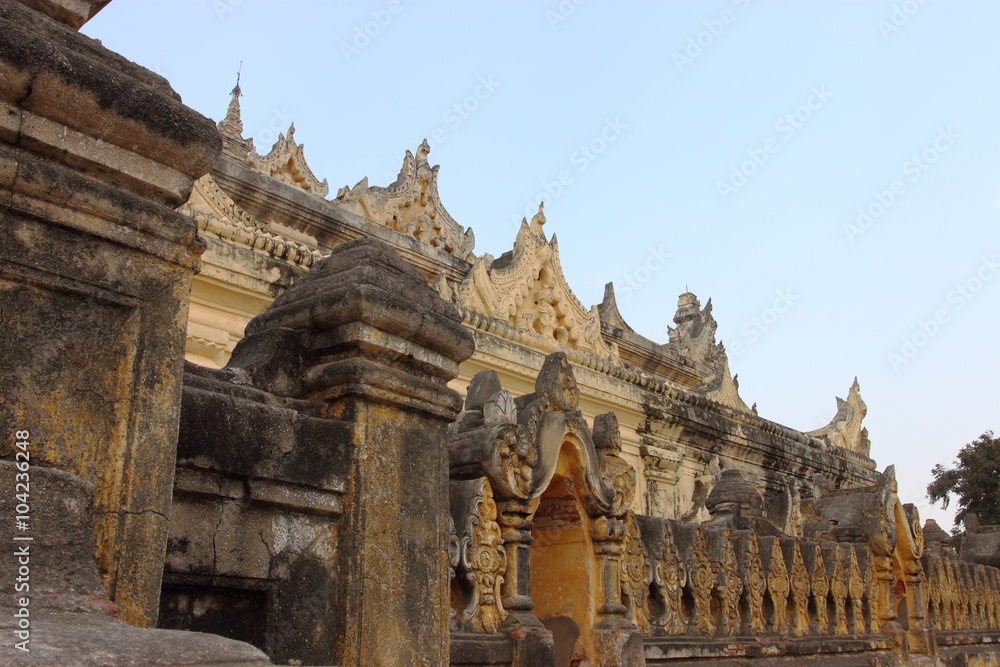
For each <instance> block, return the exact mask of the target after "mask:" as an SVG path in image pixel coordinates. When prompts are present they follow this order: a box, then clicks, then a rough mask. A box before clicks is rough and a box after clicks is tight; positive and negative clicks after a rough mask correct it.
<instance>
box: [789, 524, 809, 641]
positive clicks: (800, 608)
mask: <svg viewBox="0 0 1000 667" xmlns="http://www.w3.org/2000/svg"><path fill="white" fill-rule="evenodd" d="M790 583H791V587H792V596H791V598H792V628H791V629H792V634H793V635H794V636H796V637H802V636H805V635H808V634H809V574H808V573H807V572H806V564H805V562H804V561H803V560H802V551H801V550H800V549H799V545H798V543H796V544H795V546H794V548H793V550H792V571H791V576H790Z"/></svg>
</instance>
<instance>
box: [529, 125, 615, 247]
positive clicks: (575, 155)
mask: <svg viewBox="0 0 1000 667" xmlns="http://www.w3.org/2000/svg"><path fill="white" fill-rule="evenodd" d="M628 127H629V126H628V125H627V124H626V123H625V122H624V121H622V119H621V118H620V117H619V116H615V117H614V118H607V119H605V121H604V126H603V127H602V128H601V130H600V132H598V133H597V135H596V136H595V137H594V138H593V139H591V140H590V141H588V142H586V143H583V144H580V145H579V146H578V147H577V148H576V150H574V151H573V152H572V153H571V154H570V156H569V164H570V166H571V167H573V168H574V169H575V171H576V173H577V174H582V173H583V172H585V171H587V169H589V168H590V165H592V164H593V163H594V162H596V161H597V159H598V158H600V157H601V156H602V155H604V153H605V152H607V150H608V147H609V146H611V144H613V143H615V142H616V141H618V139H619V138H620V137H621V136H622V134H624V132H625V130H627V129H628ZM575 180H576V177H575V176H574V170H573V169H560V170H559V172H558V173H557V174H556V175H555V177H554V178H553V179H552V180H546V179H542V182H541V183H540V185H541V190H539V192H538V194H536V195H535V197H534V198H531V197H525V198H524V204H525V206H524V213H523V214H522V215H517V214H516V213H515V214H511V221H512V222H513V223H514V227H515V228H517V227H519V226H520V225H521V219H522V218H528V219H529V220H530V219H531V216H533V215H535V212H536V211H537V210H538V205H539V204H541V203H542V201H547V202H549V203H551V202H552V201H553V200H555V199H558V198H559V197H560V196H561V195H562V193H563V192H565V191H566V188H568V187H569V186H571V185H572V184H573V183H574V182H575Z"/></svg>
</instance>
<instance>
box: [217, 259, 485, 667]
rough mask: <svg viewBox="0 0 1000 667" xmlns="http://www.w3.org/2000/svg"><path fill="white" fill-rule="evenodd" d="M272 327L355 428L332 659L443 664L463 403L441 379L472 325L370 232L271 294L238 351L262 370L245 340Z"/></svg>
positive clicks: (315, 390) (328, 413)
mask: <svg viewBox="0 0 1000 667" xmlns="http://www.w3.org/2000/svg"><path fill="white" fill-rule="evenodd" d="M269 336H278V337H286V338H288V340H289V341H290V343H289V345H287V346H283V347H284V348H285V349H286V351H287V352H288V354H289V355H290V356H289V360H290V359H292V358H293V357H296V356H298V357H299V358H300V359H301V369H300V372H299V373H297V374H296V375H297V377H300V378H301V389H300V390H298V392H297V393H298V394H299V395H300V396H301V397H303V398H307V399H310V400H318V401H322V402H323V404H324V408H323V410H324V414H323V415H322V416H324V417H327V418H330V419H337V420H340V421H343V422H346V423H348V424H350V425H351V428H352V435H351V438H350V442H349V443H348V444H347V449H348V450H349V451H348V452H346V456H345V457H344V459H345V461H347V463H346V465H347V470H346V471H345V472H346V476H347V492H346V494H345V496H344V514H343V523H342V524H341V525H340V528H339V530H338V535H339V538H338V545H337V555H336V558H337V561H338V569H339V573H338V575H337V577H338V581H337V583H336V589H337V591H338V597H339V599H337V600H335V601H334V604H333V605H332V609H333V613H334V614H335V616H336V618H335V622H334V626H335V628H336V632H334V633H333V635H332V636H331V637H330V638H329V640H330V642H332V643H333V644H334V651H333V652H334V656H335V661H336V664H344V665H382V666H385V667H390V666H392V665H400V666H402V665H446V664H448V662H449V646H448V623H449V619H450V613H449V612H450V607H449V592H450V591H449V564H448V540H449V535H450V531H449V509H448V506H449V491H448V488H449V487H448V452H447V426H448V424H449V423H451V422H452V421H453V420H454V419H455V417H456V416H457V415H458V412H459V410H460V409H461V405H462V401H461V397H460V396H459V395H458V394H457V393H456V392H455V391H453V390H451V389H449V388H448V386H447V383H448V381H449V380H450V379H452V378H453V377H455V376H457V375H458V364H459V362H461V361H464V360H465V359H467V358H468V357H470V356H471V355H472V352H473V350H474V343H473V339H472V336H471V335H470V334H469V333H468V332H467V331H466V329H465V328H464V327H463V326H462V324H461V316H460V315H459V313H458V311H457V309H456V308H455V307H454V306H453V305H451V304H449V303H447V302H446V301H444V300H443V299H441V297H440V296H438V294H437V292H435V291H434V290H433V289H432V288H430V287H429V286H428V285H427V283H426V282H425V281H424V278H423V276H422V275H421V274H420V273H419V272H418V271H417V270H416V269H414V268H413V267H411V266H410V265H409V264H407V263H406V262H405V261H404V260H403V259H402V258H401V257H400V256H399V254H398V253H396V252H395V251H394V250H393V249H392V248H390V247H389V246H388V245H386V244H384V243H382V242H380V241H377V240H375V239H360V240H356V241H351V242H349V243H346V244H344V245H341V246H339V247H337V248H336V249H335V250H334V251H333V253H332V254H331V255H330V257H328V258H327V259H325V260H323V261H322V262H320V263H318V264H317V265H316V266H314V267H313V269H312V271H310V273H308V274H307V275H306V276H304V277H303V278H301V279H300V280H299V281H297V282H296V283H295V284H293V285H292V287H290V288H289V289H288V290H287V291H286V292H284V293H283V294H282V295H281V296H279V297H278V298H277V299H275V301H274V303H273V304H272V306H271V308H270V309H269V310H268V311H266V312H265V313H263V314H262V315H260V316H258V317H257V318H255V319H254V320H253V321H251V322H250V324H249V325H248V326H247V338H246V339H245V340H244V341H243V342H241V344H240V346H238V347H237V348H236V350H234V353H233V357H234V359H237V360H242V361H240V362H239V363H240V364H243V365H246V364H250V365H249V366H247V370H249V372H251V373H255V372H259V369H255V368H254V367H253V364H252V363H251V361H252V360H253V359H254V353H253V351H252V350H251V349H250V347H252V346H253V345H255V344H256V343H255V342H254V341H257V340H260V341H265V340H266V339H267V338H268V337H269ZM292 340H294V341H295V342H294V343H292V342H291V341H292ZM264 347H267V344H266V342H265V343H264ZM272 347H273V346H272ZM262 349H263V348H262ZM268 363H270V362H265V361H263V360H261V361H260V364H261V365H266V364H268ZM231 365H232V364H231Z"/></svg>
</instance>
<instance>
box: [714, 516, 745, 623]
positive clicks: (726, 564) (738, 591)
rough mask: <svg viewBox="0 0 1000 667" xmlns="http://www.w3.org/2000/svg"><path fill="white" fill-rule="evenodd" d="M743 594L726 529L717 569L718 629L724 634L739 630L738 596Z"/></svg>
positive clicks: (729, 537)
mask: <svg viewBox="0 0 1000 667" xmlns="http://www.w3.org/2000/svg"><path fill="white" fill-rule="evenodd" d="M742 594H743V580H742V579H741V578H740V571H739V567H738V566H737V564H736V551H735V550H734V549H733V536H732V533H731V532H729V531H728V530H727V531H725V532H724V533H723V535H722V563H721V564H720V569H719V597H720V603H721V610H720V613H719V625H720V630H721V632H722V633H723V634H726V635H735V634H737V633H738V632H739V630H740V596H741V595H742Z"/></svg>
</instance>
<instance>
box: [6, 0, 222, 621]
mask: <svg viewBox="0 0 1000 667" xmlns="http://www.w3.org/2000/svg"><path fill="white" fill-rule="evenodd" d="M104 4H106V2H104V1H103V0H98V1H86V0H80V1H74V2H69V1H68V0H52V1H49V2H38V1H37V0H35V1H29V0H24V2H23V3H20V2H15V1H13V0H0V35H3V37H2V38H0V316H2V318H3V319H2V326H3V335H2V336H0V388H2V389H0V392H2V394H3V396H2V400H0V424H3V427H4V429H5V432H4V433H3V435H2V437H0V457H3V458H13V455H14V452H15V449H14V446H15V445H14V433H15V431H17V430H23V431H27V432H28V433H29V434H30V438H28V441H29V445H28V450H29V452H30V455H31V462H32V464H33V465H43V466H50V467H54V468H58V469H61V470H64V471H67V472H70V473H72V474H75V475H78V476H80V477H82V478H84V479H86V480H88V481H90V482H92V483H93V484H94V486H95V487H96V492H95V499H94V503H95V506H94V528H95V534H96V556H97V563H98V568H99V571H100V574H101V577H102V580H103V583H104V586H105V588H106V589H107V592H108V594H109V597H110V598H111V600H113V601H114V602H115V603H116V604H118V605H119V606H120V607H121V618H123V619H124V620H126V621H128V622H129V623H133V624H136V625H152V624H154V623H155V621H156V616H157V608H158V599H159V591H160V579H161V573H162V571H163V557H164V551H165V548H166V536H167V532H166V531H167V518H166V517H167V513H168V508H169V505H170V494H171V487H172V484H173V471H174V458H175V450H176V439H177V424H178V414H179V407H180V390H181V374H182V368H183V354H184V329H185V323H186V320H187V309H188V298H189V291H190V281H191V276H192V274H193V272H194V271H195V268H196V264H197V257H198V255H199V254H200V246H199V244H198V242H197V240H196V231H197V230H196V226H195V224H194V222H193V221H192V220H191V219H189V218H187V217H185V216H182V215H179V214H177V213H175V212H174V211H173V208H174V207H176V206H178V205H179V204H181V203H183V202H184V201H185V200H186V199H187V197H188V194H189V193H190V190H191V185H192V182H193V180H194V179H195V178H197V177H199V176H201V175H202V174H204V173H206V172H207V171H208V170H209V168H210V167H211V165H212V163H213V162H214V160H215V158H216V156H217V155H218V153H219V151H220V150H221V140H220V138H219V135H218V132H217V131H216V129H215V126H214V124H213V123H212V122H211V121H210V120H208V119H207V118H204V117H203V116H201V115H199V114H198V113H196V112H194V111H192V110H191V109H189V108H187V107H185V106H184V105H183V104H182V103H181V101H180V98H179V97H178V95H177V94H176V93H175V92H174V91H173V90H172V89H171V88H170V85H169V84H168V83H167V81H166V80H165V79H163V78H162V77H160V76H158V75H156V74H153V73H152V72H150V71H148V70H146V69H143V68H141V67H139V66H137V65H135V64H133V63H131V62H129V61H127V60H126V59H124V58H122V57H121V56H118V55H117V54H115V53H112V52H111V51H108V50H107V49H105V48H104V47H102V46H101V45H100V43H99V42H97V41H95V40H92V39H89V38H87V37H85V36H83V35H81V34H79V33H77V32H76V30H77V29H78V28H79V27H80V26H81V25H83V23H84V22H86V20H87V19H89V18H90V17H91V16H92V15H93V14H94V13H96V11H97V10H98V9H100V8H101V7H102V6H103V5H104ZM35 7H38V8H40V10H36V9H34V8H35ZM43 12H44V13H43Z"/></svg>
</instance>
